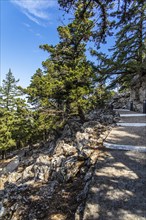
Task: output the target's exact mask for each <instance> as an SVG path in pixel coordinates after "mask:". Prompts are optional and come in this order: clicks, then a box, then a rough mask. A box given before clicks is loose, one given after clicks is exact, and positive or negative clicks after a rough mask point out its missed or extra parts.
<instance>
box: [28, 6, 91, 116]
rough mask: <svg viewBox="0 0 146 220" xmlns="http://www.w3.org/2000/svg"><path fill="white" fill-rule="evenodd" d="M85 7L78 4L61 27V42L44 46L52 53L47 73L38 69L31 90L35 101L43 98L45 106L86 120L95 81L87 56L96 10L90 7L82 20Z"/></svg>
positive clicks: (42, 102)
mask: <svg viewBox="0 0 146 220" xmlns="http://www.w3.org/2000/svg"><path fill="white" fill-rule="evenodd" d="M81 8H82V5H81V4H80V5H78V10H77V11H76V12H75V18H74V20H73V22H72V23H70V24H68V25H67V26H64V27H59V28H58V33H59V36H60V42H59V44H57V45H55V46H49V45H43V46H41V48H42V49H44V50H45V51H47V52H48V53H49V55H50V56H49V58H48V59H47V60H46V61H44V62H43V67H44V70H45V71H44V74H41V75H39V72H38V71H40V70H38V71H37V73H36V74H35V75H34V77H33V79H32V82H31V85H30V86H29V88H28V93H29V95H30V97H31V99H33V101H35V100H37V98H39V99H38V100H37V103H39V104H41V107H42V108H44V110H45V109H46V108H47V109H48V108H52V110H53V109H54V110H56V113H57V111H59V114H60V110H61V111H62V112H64V113H65V115H66V116H65V117H69V115H70V114H71V113H76V114H78V115H79V116H80V118H81V119H82V120H84V110H85V109H86V108H87V106H88V104H89V100H88V97H89V95H90V92H91V87H92V81H93V72H92V68H91V65H90V64H89V62H88V61H87V60H86V56H85V51H86V42H87V41H88V40H89V38H90V36H91V32H90V30H91V28H92V25H93V22H92V20H91V19H90V17H92V14H91V13H90V11H87V12H86V14H84V20H83V21H82V22H81V23H80V24H79V23H78V16H79V13H80V10H81ZM36 82H37V84H36ZM34 85H35V86H34ZM38 87H39V89H38ZM40 87H41V88H40ZM32 93H33V94H32ZM38 94H39V95H38Z"/></svg>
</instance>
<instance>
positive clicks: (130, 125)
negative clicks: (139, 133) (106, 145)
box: [117, 122, 146, 127]
mask: <svg viewBox="0 0 146 220" xmlns="http://www.w3.org/2000/svg"><path fill="white" fill-rule="evenodd" d="M117 125H118V126H122V127H146V123H125V122H123V123H122V122H119V123H117Z"/></svg>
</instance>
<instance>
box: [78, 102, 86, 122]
mask: <svg viewBox="0 0 146 220" xmlns="http://www.w3.org/2000/svg"><path fill="white" fill-rule="evenodd" d="M78 114H79V117H80V120H81V122H84V121H85V120H86V118H85V115H84V111H83V109H82V107H81V106H80V105H78Z"/></svg>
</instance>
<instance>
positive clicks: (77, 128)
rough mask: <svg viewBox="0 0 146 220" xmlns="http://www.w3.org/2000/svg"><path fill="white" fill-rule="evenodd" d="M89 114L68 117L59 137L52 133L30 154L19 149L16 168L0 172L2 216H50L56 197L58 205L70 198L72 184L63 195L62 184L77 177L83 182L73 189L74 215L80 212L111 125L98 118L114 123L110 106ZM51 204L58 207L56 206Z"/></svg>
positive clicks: (67, 183)
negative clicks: (81, 117)
mask: <svg viewBox="0 0 146 220" xmlns="http://www.w3.org/2000/svg"><path fill="white" fill-rule="evenodd" d="M99 112H100V115H99ZM104 115H105V117H104ZM88 116H89V115H88ZM90 117H91V118H92V120H90V121H86V122H85V123H84V124H81V123H80V122H79V121H78V119H77V120H76V119H75V118H74V119H70V120H69V122H68V124H67V125H65V127H64V129H63V131H62V135H61V137H59V139H58V140H56V137H54V140H53V139H51V138H52V137H53V136H51V137H50V138H49V141H50V142H49V141H48V142H47V145H46V144H45V145H44V146H43V147H38V146H37V147H36V148H35V149H32V150H31V154H30V155H29V154H28V155H24V154H22V153H21V160H20V161H19V163H18V164H17V167H15V170H14V169H13V170H12V172H11V173H7V174H5V175H4V176H3V175H2V176H1V177H2V181H3V185H4V189H3V191H2V193H1V195H2V205H3V207H4V208H5V212H4V214H3V219H2V220H8V219H13V220H15V219H20V220H22V219H28V220H29V219H33V220H35V219H45V218H47V217H46V216H45V210H48V211H49V213H51V214H50V216H52V215H53V214H52V212H51V211H52V207H53V205H52V206H51V204H52V203H53V202H54V204H57V200H59V207H60V206H61V205H62V203H63V202H64V203H65V201H66V200H67V199H69V198H70V196H69V193H70V192H69V190H70V189H72V188H67V190H66V191H67V193H68V194H67V197H65V198H62V195H61V190H62V188H61V187H66V186H68V187H69V186H70V185H71V184H73V183H74V181H75V180H76V179H79V180H80V182H81V183H82V185H83V186H82V188H80V185H78V184H77V185H76V188H73V189H72V190H73V191H74V190H78V193H77V194H76V195H74V197H75V203H76V204H75V206H76V208H75V209H74V210H76V217H75V218H76V219H77V216H78V217H79V216H80V212H81V210H82V208H83V200H85V199H86V196H87V194H88V188H89V185H90V181H91V179H92V171H93V170H92V168H93V166H94V164H95V163H96V161H97V159H98V156H99V150H98V148H99V146H100V147H101V146H102V142H103V140H104V138H105V137H106V135H107V134H108V132H109V128H110V127H111V125H110V126H106V125H103V124H102V123H100V122H99V120H100V121H102V122H104V123H105V122H106V123H105V124H108V123H113V122H114V117H115V115H114V112H113V114H112V111H111V110H106V109H105V110H103V111H102V110H98V111H96V110H95V111H94V112H93V113H92V114H91V115H90ZM94 117H95V118H96V120H95V118H94ZM19 156H20V154H19ZM72 187H73V186H72ZM79 188H80V189H79ZM56 193H57V194H56ZM55 194H56V195H55ZM70 199H73V198H70ZM54 206H55V205H54ZM65 206H66V204H65ZM77 207H78V209H77ZM53 208H54V209H55V208H56V210H57V208H58V207H57V206H56V207H53ZM65 209H66V207H65V208H62V209H60V210H61V212H64V210H65ZM74 212H75V211H74ZM77 213H78V214H77ZM50 216H49V217H50ZM64 216H65V215H64ZM49 217H48V218H49ZM50 218H51V217H50ZM64 219H65V218H64Z"/></svg>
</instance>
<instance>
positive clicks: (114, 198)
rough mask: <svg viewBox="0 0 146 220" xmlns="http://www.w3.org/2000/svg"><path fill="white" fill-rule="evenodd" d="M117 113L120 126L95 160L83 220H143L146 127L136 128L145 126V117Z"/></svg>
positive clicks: (145, 192) (144, 214)
mask: <svg viewBox="0 0 146 220" xmlns="http://www.w3.org/2000/svg"><path fill="white" fill-rule="evenodd" d="M119 113H120V115H121V121H120V122H119V123H122V124H119V126H117V127H116V128H114V129H113V130H112V131H111V133H110V134H109V136H108V137H107V139H106V142H104V145H105V147H106V148H108V149H107V150H106V151H105V157H104V158H99V160H98V161H97V164H96V167H95V172H94V175H93V178H92V183H91V187H90V191H89V194H88V198H87V201H86V205H85V210H84V214H83V220H146V126H145V125H144V124H142V126H135V124H136V123H146V115H140V114H138V115H139V116H137V113H135V112H130V111H125V110H124V111H123V110H120V111H119ZM125 115H126V116H125ZM127 115H129V116H128V117H127ZM134 115H135V116H134ZM138 118H139V119H140V121H139V119H138ZM142 118H143V119H142ZM125 119H126V120H125ZM124 123H126V124H124ZM128 124H129V126H128ZM133 125H134V126H133ZM108 144H109V145H108ZM111 149H113V150H111ZM120 149H121V150H120ZM129 150H130V151H129Z"/></svg>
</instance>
